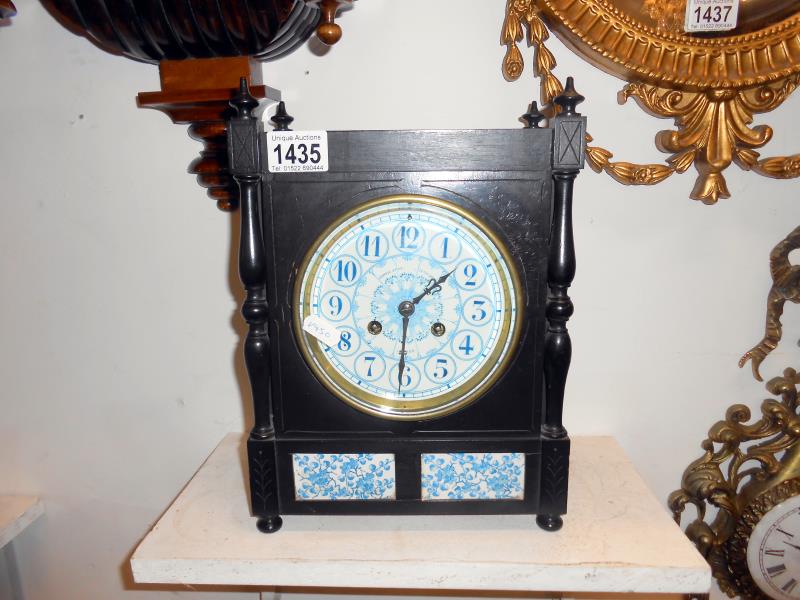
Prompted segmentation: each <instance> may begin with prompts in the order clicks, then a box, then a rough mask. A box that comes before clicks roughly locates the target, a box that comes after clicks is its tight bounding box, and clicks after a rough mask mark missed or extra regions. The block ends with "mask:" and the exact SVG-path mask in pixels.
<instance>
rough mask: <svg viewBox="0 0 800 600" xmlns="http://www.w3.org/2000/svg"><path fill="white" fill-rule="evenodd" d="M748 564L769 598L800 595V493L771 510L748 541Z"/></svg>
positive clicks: (792, 599)
mask: <svg viewBox="0 0 800 600" xmlns="http://www.w3.org/2000/svg"><path fill="white" fill-rule="evenodd" d="M747 568H748V570H749V571H750V576H751V577H752V578H753V581H754V582H755V583H756V585H757V586H758V587H759V588H760V589H761V591H763V592H764V593H765V594H766V595H767V596H769V597H770V598H775V599H776V600H795V599H797V598H800V496H795V497H793V498H790V499H789V500H786V501H784V502H782V503H781V504H779V505H778V506H776V507H775V508H773V509H772V510H770V511H769V512H768V513H767V514H766V515H764V517H763V518H762V519H761V520H760V521H759V522H758V525H756V526H755V528H754V529H753V532H752V533H751V534H750V541H749V542H748V545H747Z"/></svg>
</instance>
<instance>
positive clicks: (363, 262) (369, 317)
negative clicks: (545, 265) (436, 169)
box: [294, 196, 521, 419]
mask: <svg viewBox="0 0 800 600" xmlns="http://www.w3.org/2000/svg"><path fill="white" fill-rule="evenodd" d="M519 294H520V286H519V279H518V277H517V275H516V271H515V269H514V267H513V264H512V262H511V258H510V256H509V254H508V252H507V250H506V249H505V248H504V247H503V245H502V243H501V242H500V241H499V240H498V239H497V238H496V237H495V236H494V235H493V234H492V232H491V230H490V229H489V228H487V227H486V226H485V225H483V224H482V223H480V222H479V221H478V220H477V219H475V217H473V216H472V215H470V214H469V213H467V212H466V211H464V210H463V209H461V208H459V207H457V206H455V205H453V204H450V203H448V202H444V201H442V200H438V199H435V198H429V197H426V196H389V197H386V198H382V199H379V200H376V201H372V202H369V203H367V204H365V205H363V206H361V207H359V209H358V210H356V211H353V212H351V213H350V214H348V215H345V217H343V218H342V219H339V220H338V221H337V222H335V223H334V224H333V225H332V226H331V227H329V228H328V229H327V230H326V231H325V232H324V233H323V234H322V236H321V237H320V239H319V240H318V241H317V243H316V244H315V245H314V246H313V247H312V250H311V251H310V252H309V254H308V255H307V256H306V258H305V260H304V261H303V264H302V266H301V268H300V270H299V272H298V277H297V281H296V284H295V303H294V324H295V333H296V336H297V339H298V342H299V345H300V348H301V350H302V351H303V354H304V355H305V357H306V360H307V361H308V363H309V365H310V366H311V367H312V369H313V370H314V372H315V374H316V375H317V377H318V378H319V379H320V380H321V381H322V382H323V384H325V385H326V387H328V389H330V390H331V391H332V392H333V393H334V394H336V395H337V396H338V397H339V398H341V399H342V400H344V401H345V402H347V403H349V404H351V405H353V406H355V407H356V408H358V409H360V410H363V411H365V412H368V413H370V414H375V415H378V416H381V417H386V418H393V419H420V418H431V417H435V416H440V415H443V414H447V413H449V412H452V411H453V410H457V409H458V408H461V407H463V406H464V405H466V404H467V403H469V402H471V401H472V400H474V399H476V398H477V397H478V396H479V395H480V394H481V393H482V392H484V391H485V390H486V389H487V388H488V387H489V386H490V385H491V384H492V383H493V382H494V381H495V380H496V379H497V378H498V377H499V376H500V375H501V374H502V372H503V370H504V369H505V367H506V366H507V364H508V362H509V360H510V358H511V355H512V353H513V349H514V345H515V343H516V340H517V337H518V332H519V326H520V319H519V316H518V314H517V312H518V310H519V307H520V305H521V302H520V297H519ZM309 315H311V316H313V318H314V321H315V322H318V320H319V319H323V320H324V321H326V322H327V326H328V329H329V330H330V331H331V332H333V333H334V334H335V336H336V337H335V338H333V337H329V338H328V341H331V340H332V339H336V340H337V341H336V343H334V344H332V345H328V344H326V343H325V342H324V341H322V339H321V336H312V335H309V334H308V333H307V332H306V331H304V330H303V327H302V326H303V322H304V321H305V319H307V318H308V317H309Z"/></svg>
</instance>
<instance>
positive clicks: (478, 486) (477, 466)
mask: <svg viewBox="0 0 800 600" xmlns="http://www.w3.org/2000/svg"><path fill="white" fill-rule="evenodd" d="M524 497H525V454H523V453H522V452H463V453H449V454H423V455H422V499H423V500H522V499H524Z"/></svg>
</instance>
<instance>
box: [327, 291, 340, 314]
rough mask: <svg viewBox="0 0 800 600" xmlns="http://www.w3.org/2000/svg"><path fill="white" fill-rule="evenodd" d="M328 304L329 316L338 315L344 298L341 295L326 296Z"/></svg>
mask: <svg viewBox="0 0 800 600" xmlns="http://www.w3.org/2000/svg"><path fill="white" fill-rule="evenodd" d="M328 306H329V307H330V309H331V316H333V317H338V316H339V315H341V314H342V309H343V308H344V300H342V298H341V296H336V295H333V296H331V297H330V298H328Z"/></svg>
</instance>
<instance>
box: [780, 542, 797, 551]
mask: <svg viewBox="0 0 800 600" xmlns="http://www.w3.org/2000/svg"><path fill="white" fill-rule="evenodd" d="M783 543H784V544H786V545H787V546H791V547H792V548H795V549H796V550H800V546H798V545H796V544H790V543H789V542H787V541H786V540H784V541H783Z"/></svg>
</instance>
